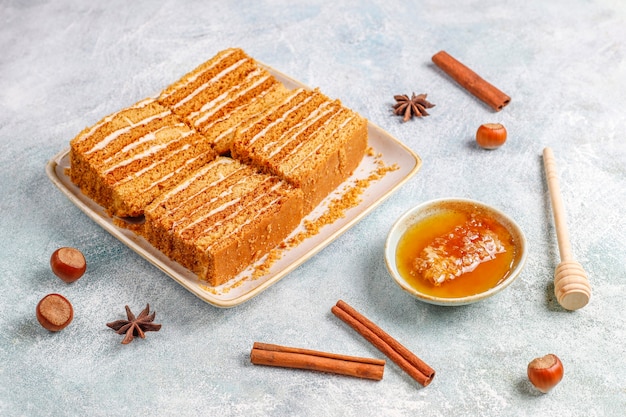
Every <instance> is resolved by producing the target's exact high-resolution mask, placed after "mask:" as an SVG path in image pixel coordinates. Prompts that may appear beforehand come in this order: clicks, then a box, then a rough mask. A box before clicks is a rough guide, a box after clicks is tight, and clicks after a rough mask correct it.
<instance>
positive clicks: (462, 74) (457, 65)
mask: <svg viewBox="0 0 626 417" xmlns="http://www.w3.org/2000/svg"><path fill="white" fill-rule="evenodd" d="M432 60H433V62H434V63H435V65H437V66H438V67H439V68H441V69H442V70H443V72H445V73H446V74H448V75H449V76H450V77H452V78H453V79H454V80H455V81H456V82H457V83H459V84H460V85H461V86H462V87H463V88H465V89H466V90H467V91H469V92H470V93H472V94H473V95H474V96H476V97H477V98H478V99H480V100H482V101H483V102H485V103H486V104H488V105H489V106H491V108H493V109H494V110H495V111H500V110H502V109H503V108H504V106H506V105H507V104H509V102H510V101H511V97H509V96H507V95H506V94H504V93H503V92H502V91H500V90H498V89H497V88H496V87H494V86H493V85H491V84H489V83H488V82H487V81H485V80H484V79H483V78H481V77H480V76H479V75H478V74H476V73H475V72H474V71H472V70H471V69H470V68H468V67H466V66H465V65H463V64H462V63H461V62H459V61H457V60H456V59H455V58H453V57H452V56H451V55H449V54H448V53H447V52H445V51H439V52H437V53H436V54H435V55H433V57H432Z"/></svg>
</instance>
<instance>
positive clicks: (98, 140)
mask: <svg viewBox="0 0 626 417" xmlns="http://www.w3.org/2000/svg"><path fill="white" fill-rule="evenodd" d="M214 158H215V153H214V151H213V150H212V148H211V145H210V144H209V143H208V142H207V141H206V140H205V139H204V138H203V137H202V136H201V135H199V134H198V133H196V132H195V131H194V130H192V129H190V128H189V127H188V126H187V125H186V124H185V123H183V122H182V121H181V120H180V119H179V118H178V117H177V116H176V115H174V114H173V113H172V112H171V110H169V109H167V108H165V107H163V106H161V105H160V104H159V103H157V102H156V101H155V100H154V99H146V100H143V101H140V102H139V103H137V104H135V105H134V106H132V107H129V108H127V109H124V110H122V111H120V112H117V113H114V114H112V115H110V116H107V117H105V118H104V119H102V120H101V121H100V122H98V123H97V124H96V125H94V126H93V127H91V128H87V129H85V130H83V131H82V132H81V133H80V134H79V135H78V136H77V137H76V138H74V139H73V140H72V141H71V142H70V163H71V169H70V178H71V179H72V181H73V182H74V183H75V184H76V185H78V186H79V187H80V188H81V190H82V191H83V192H84V193H85V194H87V195H88V196H89V197H91V198H92V199H93V200H95V201H96V202H97V203H98V204H100V205H102V206H103V207H105V208H106V209H107V210H108V211H109V212H110V213H111V214H112V215H115V216H119V217H136V216H141V215H142V214H143V209H144V208H145V206H146V205H148V204H149V203H150V202H151V201H152V200H153V199H154V198H155V197H156V196H157V195H159V194H161V193H162V192H163V191H164V190H168V189H170V188H172V187H173V186H175V185H176V184H178V183H179V182H180V181H181V180H182V179H183V178H185V177H186V176H187V175H188V174H189V173H190V172H192V171H193V170H195V169H197V168H199V167H201V166H203V165H205V164H206V163H208V162H209V161H211V160H213V159H214Z"/></svg>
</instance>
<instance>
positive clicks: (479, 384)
mask: <svg viewBox="0 0 626 417" xmlns="http://www.w3.org/2000/svg"><path fill="white" fill-rule="evenodd" d="M625 41H626V3H624V2H622V1H619V0H613V1H610V0H556V1H549V2H548V1H544V0H528V1H524V2H521V1H515V2H514V1H491V0H484V1H462V0H453V1H438V0H430V1H427V0H424V1H403V2H399V1H388V0H380V1H374V0H370V1H363V2H339V1H334V2H327V3H326V2H322V1H311V2H293V1H269V0H267V1H258V0H254V1H238V2H223V1H211V2H207V1H193V2H192V1H190V2H176V1H143V0H141V1H132V2H127V1H107V2H82V1H70V0H57V1H50V0H38V1H21V0H4V1H2V2H0V51H1V53H0V195H1V199H0V329H1V330H0V415H3V416H62V415H70V416H83V415H89V416H100V415H103V416H104V415H107V416H109V415H111V416H114V415H162V416H168V415H178V416H192V415H223V416H231V415H232V416H238V415H245V416H265V415H276V416H301V415H311V416H326V415H341V416H359V417H360V416H365V415H388V416H404V415H423V416H449V415H456V416H548V415H550V416H624V415H626V359H625V358H624V353H625V352H624V351H625V347H624V346H625V344H626V324H625V322H624V307H625V302H624V297H625V290H626V274H625V260H626V250H625V249H624V248H625V247H626V238H625V233H624V232H625V225H626V221H625V220H624V213H625V211H626V210H625V209H626V203H625V201H626V145H625V140H626V116H625V114H624V110H625V108H624V103H625V101H626V81H625V80H626V42H625ZM230 46H240V47H243V48H244V49H245V50H246V51H247V52H248V53H249V54H251V55H252V56H254V57H255V58H257V59H259V60H261V61H263V62H266V63H268V64H270V65H272V66H273V67H275V68H276V69H278V70H280V71H282V72H284V73H286V74H289V75H291V76H292V77H294V78H295V79H298V80H300V81H302V82H304V83H306V84H308V85H310V86H317V87H320V88H321V89H322V91H323V92H325V93H326V94H327V95H329V96H331V97H338V98H341V99H342V101H343V102H344V103H345V104H347V105H348V106H350V107H352V108H354V109H355V110H357V111H359V112H360V113H362V114H363V115H364V116H366V117H367V118H369V119H370V120H371V121H373V122H374V123H376V124H378V125H380V126H381V127H382V128H384V129H385V130H387V131H388V132H390V133H391V134H392V135H394V136H395V137H397V138H398V139H400V140H401V141H403V142H404V143H406V144H407V145H408V146H410V147H411V148H412V149H414V150H415V151H416V152H417V153H418V154H419V155H420V156H421V157H422V159H423V162H424V164H423V167H422V169H421V170H420V172H419V173H418V174H417V175H416V176H415V177H414V178H413V179H412V180H411V181H410V182H409V183H407V184H406V185H405V186H404V187H403V188H401V189H400V190H399V191H398V192H397V193H396V194H394V195H393V196H392V197H391V198H390V199H389V200H387V201H386V202H385V203H384V204H382V205H381V206H380V207H379V208H378V209H377V210H375V211H374V212H373V213H372V214H371V215H369V216H368V217H367V218H365V219H364V220H363V221H362V222H360V223H359V224H358V225H356V226H355V227H354V228H353V229H351V230H350V231H348V232H347V233H346V234H344V235H343V236H341V237H340V238H339V239H337V240H336V241H335V242H334V243H332V244H331V245H330V246H328V247H327V248H326V249H325V250H323V251H322V252H320V253H319V254H318V255H317V256H315V257H314V258H313V259H311V260H310V261H308V262H307V263H306V264H304V265H303V266H301V267H300V268H298V269H297V270H295V271H294V272H292V273H291V274H290V275H289V276H288V277H286V278H285V279H284V280H282V281H280V282H279V283H278V284H277V285H275V286H273V287H271V288H270V289H269V290H267V291H266V292H264V293H263V294H262V295H260V296H259V297H257V298H254V299H253V300H251V301H249V302H247V303H245V304H244V305H241V306H239V307H236V308H233V309H228V310H223V309H218V308H215V307H212V306H211V305H208V304H206V303H204V302H203V301H201V300H199V299H197V298H196V297H194V296H193V295H191V294H190V293H188V292H187V291H185V290H184V289H183V288H182V287H180V286H179V285H178V284H176V283H175V282H174V281H173V280H171V279H170V278H168V277H167V276H165V275H164V274H162V273H161V272H160V271H159V270H157V268H155V267H153V266H151V265H150V264H148V263H147V262H146V261H144V260H143V259H142V258H140V257H139V256H137V255H136V254H134V253H133V252H132V251H130V250H129V249H127V248H126V247H125V246H123V245H122V244H120V243H119V242H118V241H116V240H115V239H114V238H112V237H111V236H110V235H108V234H107V233H106V232H105V231H103V230H102V229H101V228H100V227H98V226H97V225H96V224H94V223H93V222H92V221H91V220H89V219H88V218H87V217H86V216H85V215H84V214H82V213H81V212H80V211H79V210H78V209H77V208H75V207H74V206H73V205H72V204H71V203H70V202H69V201H68V200H67V199H66V198H65V197H64V196H63V195H62V194H61V193H60V192H59V191H58V190H57V189H56V188H55V187H54V186H53V185H52V184H51V182H50V181H49V180H48V178H47V177H46V175H45V172H44V167H45V165H46V163H47V161H48V160H49V159H50V158H52V157H53V156H54V155H55V154H57V153H58V152H59V151H61V150H63V149H65V148H66V147H68V142H69V140H70V139H71V138H72V137H74V136H75V135H76V134H77V133H78V132H79V131H80V130H81V129H83V128H84V127H85V126H87V125H90V124H93V123H94V122H96V121H97V120H98V119H100V118H101V117H103V116H105V115H106V114H108V113H110V112H113V111H115V110H118V109H120V108H122V107H125V106H128V105H130V104H132V103H134V102H136V101H137V100H139V99H142V98H144V97H145V96H147V95H152V94H154V93H157V92H158V91H160V90H161V89H162V88H163V87H164V86H166V85H168V84H169V83H171V82H172V81H174V80H176V79H177V78H178V77H179V76H181V75H182V74H184V73H185V72H187V71H189V70H191V69H192V68H194V67H195V66H196V65H197V64H199V63H201V62H203V61H205V60H207V59H208V58H210V57H211V56H213V55H214V54H215V53H216V52H217V51H219V50H221V49H224V48H227V47H230ZM442 49H444V50H446V51H448V52H449V53H450V54H452V55H453V56H456V57H457V58H459V59H460V60H461V61H463V62H465V63H466V64H467V65H469V66H470V67H472V68H473V69H475V70H476V71H477V72H478V73H479V74H481V75H482V76H483V77H485V78H486V79H488V80H490V81H492V82H493V83H494V84H495V85H496V86H498V87H499V88H501V89H502V90H503V91H505V92H507V93H508V94H509V95H510V96H511V97H512V101H511V104H510V105H509V106H508V107H506V108H505V109H504V110H503V111H502V112H500V113H494V112H493V111H492V110H490V109H489V108H488V107H487V106H485V105H483V104H482V103H481V102H479V101H477V100H476V99H475V98H473V97H472V96H471V95H469V94H468V93H466V92H465V91H464V90H463V89H461V88H459V87H458V86H457V85H455V84H454V83H453V82H451V81H450V80H449V79H448V78H447V77H445V76H444V75H443V74H442V73H441V72H439V71H438V70H437V69H436V68H434V67H433V65H432V64H431V63H430V57H431V56H432V55H433V54H434V53H436V52H437V51H439V50H442ZM412 91H415V92H416V93H420V92H425V93H428V97H429V99H430V100H431V101H432V102H433V103H435V104H436V107H435V108H433V109H432V112H431V114H432V116H430V117H428V118H425V119H421V120H413V121H411V122H408V123H404V124H403V123H401V122H400V119H399V118H397V117H394V116H392V115H391V113H390V105H391V104H392V103H393V99H392V96H393V95H394V94H398V93H411V92H412ZM487 122H502V123H504V124H505V125H506V127H507V128H508V131H509V140H508V142H507V143H506V145H505V146H504V147H503V148H501V149H499V150H497V151H494V152H487V151H483V150H481V149H478V148H477V147H476V146H475V145H474V143H473V134H474V132H475V130H476V128H477V127H478V126H479V125H480V124H482V123H487ZM547 145H549V146H551V147H553V149H554V151H555V154H556V157H557V163H558V167H559V171H560V178H561V187H562V192H563V199H564V203H565V206H566V209H567V215H568V224H569V226H570V233H571V236H572V247H573V251H574V254H575V256H576V258H577V259H578V260H579V261H580V262H581V263H582V264H583V265H584V267H585V269H586V270H587V272H588V273H589V275H590V277H591V281H592V285H593V296H592V300H591V303H590V304H589V305H588V306H587V307H585V308H584V309H582V310H579V311H577V312H573V313H572V312H566V311H564V310H562V309H561V308H560V307H559V306H558V304H557V303H556V302H555V300H554V297H553V295H552V292H553V285H552V276H553V269H554V267H555V266H556V264H557V263H558V262H559V259H558V251H557V246H556V239H555V234H554V228H553V226H552V217H551V213H550V204H549V200H548V195H547V187H546V183H545V180H544V173H543V167H542V163H541V157H540V155H541V151H542V149H543V147H544V146H547ZM445 196H453V197H468V198H473V199H477V200H480V201H483V202H485V203H488V204H492V205H494V206H496V207H498V208H500V209H501V210H503V211H505V212H506V213H507V214H509V215H510V216H511V217H513V218H515V219H516V220H517V221H518V223H519V224H520V225H521V227H522V228H523V229H524V231H525V233H526V236H527V239H528V241H529V246H530V253H529V258H528V262H527V265H526V268H525V270H524V272H523V273H522V275H521V277H520V278H519V279H518V281H516V282H515V283H514V284H513V285H512V286H511V287H509V288H508V289H507V290H506V291H504V292H503V293H501V294H499V295H497V296H496V297H494V298H491V299H489V300H487V301H484V302H481V303H479V304H474V305H471V306H466V307H459V308H443V307H436V306H431V305H426V304H423V303H420V302H418V301H417V300H414V299H413V298H411V297H410V296H408V295H407V294H405V293H404V292H402V291H401V290H400V289H399V288H398V287H396V285H395V284H394V283H393V282H392V281H391V279H390V278H389V276H388V274H387V272H386V269H385V266H384V263H383V258H382V254H383V244H384V239H385V236H386V234H387V231H388V230H389V228H390V226H391V225H392V223H393V221H394V219H395V218H397V217H398V216H400V215H401V214H402V213H403V212H404V211H406V210H408V209H409V208H410V207H412V206H414V205H416V204H418V203H421V202H424V201H426V200H429V199H432V198H438V197H445ZM60 246H75V247H78V248H80V249H81V250H82V251H83V252H84V253H85V255H86V257H87V260H88V263H89V270H88V272H87V274H86V275H85V276H84V277H83V278H82V279H81V280H80V281H78V282H77V283H75V284H72V285H66V284H64V283H62V282H61V281H60V280H58V279H57V278H55V277H54V276H53V275H52V274H51V272H50V270H49V267H48V259H49V256H50V254H51V253H52V252H53V251H54V250H55V249H56V248H58V247H60ZM50 292H60V293H62V294H64V295H66V296H67V297H68V298H69V299H70V300H71V301H72V302H73V304H74V308H75V311H76V317H75V319H74V322H73V323H72V324H71V325H70V327H68V328H67V329H65V330H64V331H62V332H60V333H57V334H51V333H48V332H47V331H45V330H43V329H42V328H41V327H40V326H39V324H38V323H37V321H36V319H35V314H34V311H35V305H36V304H37V302H38V301H39V299H40V298H41V297H43V296H44V295H45V294H47V293H50ZM340 298H341V299H344V300H346V301H347V302H348V303H350V304H352V305H353V306H354V307H355V308H357V309H358V310H360V311H361V312H363V313H364V314H365V315H367V316H368V317H369V318H370V319H372V320H373V321H375V322H376V323H378V324H379V325H380V326H381V327H383V328H384V329H386V330H387V331H388V332H389V333H391V334H392V335H393V336H395V337H396V338H397V339H398V340H400V341H401V342H403V343H404V344H405V345H406V346H407V347H409V348H410V349H411V350H413V351H414V352H415V353H417V354H418V355H419V356H421V357H422V358H423V359H424V360H426V361H427V362H428V363H429V364H431V365H432V366H433V367H434V368H435V369H436V370H437V372H438V373H437V376H436V378H435V380H434V382H433V383H432V384H431V385H430V386H429V387H427V388H421V387H420V386H419V385H417V384H416V383H415V382H414V381H413V380H411V379H410V378H409V377H408V376H407V375H406V374H404V373H403V372H402V371H401V370H400V369H399V368H398V367H397V366H395V365H394V364H393V363H391V362H389V363H388V365H387V367H386V371H385V377H384V379H383V380H382V381H380V382H372V381H366V380H358V379H353V378H347V377H341V376H334V375H328V374H321V373H312V372H306V371H296V370H284V369H277V368H267V367H256V366H253V365H250V364H249V358H248V355H249V351H250V349H251V347H252V343H253V342H254V341H262V342H268V343H278V344H284V345H290V346H299V347H306V348H310V349H317V350H324V351H330V352H337V353H344V354H351V355H358V356H373V357H382V356H381V354H380V353H379V352H378V351H377V350H376V349H375V348H373V347H372V346H370V345H369V344H368V343H367V342H365V341H364V340H363V339H362V338H360V337H359V336H358V335H356V334H355V333H354V332H353V331H352V330H351V329H349V328H348V327H347V326H345V325H344V324H343V323H341V322H340V321H339V320H338V319H336V318H335V317H334V316H333V315H332V314H331V313H330V308H331V306H332V305H333V304H334V303H335V302H336V301H337V300H338V299H340ZM148 302H149V303H150V305H151V307H152V308H153V309H154V310H156V312H157V315H156V318H157V320H156V321H157V322H159V323H162V325H163V329H162V330H161V331H160V332H159V333H149V334H148V336H147V339H145V340H138V341H136V342H133V343H132V344H130V345H127V346H122V345H121V344H120V340H121V337H120V336H118V335H116V334H115V333H114V332H113V331H111V330H110V329H108V328H107V327H105V325H104V324H105V323H106V322H108V321H111V320H114V319H117V318H120V317H121V316H122V315H123V311H124V310H123V309H124V305H125V304H129V305H130V306H131V307H132V309H133V310H134V311H137V312H138V311H139V310H140V309H141V308H143V307H144V306H145V304H146V303H148ZM549 352H552V353H556V354H557V355H559V356H560V357H561V358H562V360H563V363H564V365H565V368H566V370H565V377H564V379H563V382H562V383H561V384H560V385H559V386H558V387H557V388H556V389H554V390H553V391H552V392H551V393H550V394H548V395H537V394H536V393H535V392H534V391H533V390H532V389H531V387H530V386H529V383H528V382H527V381H526V376H525V373H526V365H527V363H528V362H529V361H530V360H531V359H532V358H534V357H536V356H540V355H543V354H545V353H549Z"/></svg>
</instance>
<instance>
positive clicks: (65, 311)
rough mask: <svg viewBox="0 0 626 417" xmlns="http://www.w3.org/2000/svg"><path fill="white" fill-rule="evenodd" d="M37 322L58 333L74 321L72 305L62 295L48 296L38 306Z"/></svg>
mask: <svg viewBox="0 0 626 417" xmlns="http://www.w3.org/2000/svg"><path fill="white" fill-rule="evenodd" d="M36 313H37V320H38V321H39V323H40V324H41V325H42V326H43V327H44V328H45V329H47V330H50V331H51V332H58V331H59V330H63V329H64V328H66V327H67V326H68V325H69V324H70V323H71V322H72V319H74V308H73V307H72V303H70V302H69V300H68V299H67V298H65V297H63V296H62V295H61V294H48V295H46V296H45V297H44V298H42V299H41V301H39V303H38V304H37V309H36Z"/></svg>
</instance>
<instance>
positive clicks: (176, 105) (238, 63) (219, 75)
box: [174, 58, 250, 109]
mask: <svg viewBox="0 0 626 417" xmlns="http://www.w3.org/2000/svg"><path fill="white" fill-rule="evenodd" d="M249 60H250V59H249V58H242V59H240V60H239V61H237V62H235V63H234V64H233V65H231V66H230V67H228V68H226V69H225V70H223V71H222V72H220V73H219V74H217V75H216V76H214V77H213V78H211V79H210V80H209V81H207V82H205V83H204V84H202V85H201V86H200V87H198V88H196V89H195V90H194V91H193V92H192V93H191V94H189V95H188V96H186V97H185V98H184V99H182V100H181V101H179V102H178V103H176V104H174V108H175V109H176V108H178V107H180V106H182V105H183V104H185V103H186V102H188V101H189V100H191V99H192V98H194V97H195V96H197V95H198V94H200V93H201V92H202V91H203V90H205V89H206V88H207V87H208V86H209V85H210V84H211V83H213V82H215V81H217V80H219V79H220V78H222V77H223V76H224V75H226V74H228V73H230V72H232V71H234V70H236V69H237V68H239V67H240V66H242V65H243V64H244V63H245V62H247V61H249Z"/></svg>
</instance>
